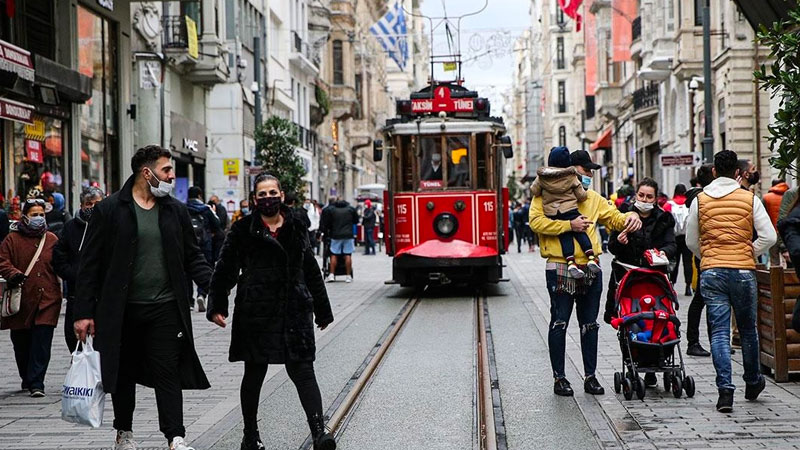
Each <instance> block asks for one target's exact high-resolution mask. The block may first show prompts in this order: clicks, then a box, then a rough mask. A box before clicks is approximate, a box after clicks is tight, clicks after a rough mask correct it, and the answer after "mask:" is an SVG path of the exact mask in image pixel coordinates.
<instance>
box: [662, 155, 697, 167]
mask: <svg viewBox="0 0 800 450" xmlns="http://www.w3.org/2000/svg"><path fill="white" fill-rule="evenodd" d="M700 160H701V158H700V155H699V154H697V153H668V154H666V155H661V167H694V166H699V165H700Z"/></svg>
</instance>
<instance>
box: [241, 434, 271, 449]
mask: <svg viewBox="0 0 800 450" xmlns="http://www.w3.org/2000/svg"><path fill="white" fill-rule="evenodd" d="M240 448H241V450H263V449H265V448H266V447H264V444H263V443H262V442H261V436H259V434H258V431H256V432H255V433H250V432H248V431H245V432H244V437H242V446H241V447H240Z"/></svg>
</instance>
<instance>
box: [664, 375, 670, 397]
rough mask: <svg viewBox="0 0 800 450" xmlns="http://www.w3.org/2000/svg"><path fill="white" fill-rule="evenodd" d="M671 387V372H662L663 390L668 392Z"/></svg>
mask: <svg viewBox="0 0 800 450" xmlns="http://www.w3.org/2000/svg"><path fill="white" fill-rule="evenodd" d="M671 389H672V374H671V373H669V372H664V390H665V391H667V392H669V391H670V390H671Z"/></svg>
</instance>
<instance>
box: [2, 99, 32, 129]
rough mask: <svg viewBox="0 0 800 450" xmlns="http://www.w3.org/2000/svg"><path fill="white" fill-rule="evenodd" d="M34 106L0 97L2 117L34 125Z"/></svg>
mask: <svg viewBox="0 0 800 450" xmlns="http://www.w3.org/2000/svg"><path fill="white" fill-rule="evenodd" d="M33 111H34V107H33V106H31V105H27V104H25V103H20V102H15V101H13V100H8V99H0V118H2V119H9V120H13V121H15V122H21V123H26V124H28V125H33Z"/></svg>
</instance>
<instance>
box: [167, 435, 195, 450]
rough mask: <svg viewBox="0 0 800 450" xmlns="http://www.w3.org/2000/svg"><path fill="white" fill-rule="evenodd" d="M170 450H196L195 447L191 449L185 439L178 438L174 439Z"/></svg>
mask: <svg viewBox="0 0 800 450" xmlns="http://www.w3.org/2000/svg"><path fill="white" fill-rule="evenodd" d="M169 450H194V447H189V446H188V445H186V442H184V441H183V438H182V437H180V436H176V437H174V438H172V444H170V445H169Z"/></svg>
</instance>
